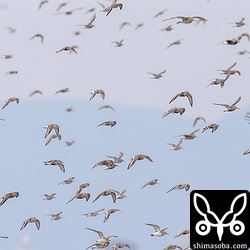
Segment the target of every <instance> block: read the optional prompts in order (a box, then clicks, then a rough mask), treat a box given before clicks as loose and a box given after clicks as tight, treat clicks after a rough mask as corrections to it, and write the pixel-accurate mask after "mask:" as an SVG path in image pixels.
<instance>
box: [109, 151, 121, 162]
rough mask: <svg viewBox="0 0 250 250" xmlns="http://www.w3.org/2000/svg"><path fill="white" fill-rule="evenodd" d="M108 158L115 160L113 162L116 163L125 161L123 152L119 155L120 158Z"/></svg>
mask: <svg viewBox="0 0 250 250" xmlns="http://www.w3.org/2000/svg"><path fill="white" fill-rule="evenodd" d="M107 157H109V158H113V161H114V163H117V164H118V163H122V162H123V161H124V160H123V159H122V157H123V153H122V152H120V154H119V156H118V157H116V156H109V155H108V156H107Z"/></svg>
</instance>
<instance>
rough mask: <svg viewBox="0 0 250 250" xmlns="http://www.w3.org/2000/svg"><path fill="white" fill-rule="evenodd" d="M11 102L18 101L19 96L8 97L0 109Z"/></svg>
mask: <svg viewBox="0 0 250 250" xmlns="http://www.w3.org/2000/svg"><path fill="white" fill-rule="evenodd" d="M11 102H16V103H19V98H17V97H11V98H9V99H8V100H7V101H6V102H5V104H4V105H3V107H2V109H4V108H5V107H6V106H7V105H8V104H9V103H11Z"/></svg>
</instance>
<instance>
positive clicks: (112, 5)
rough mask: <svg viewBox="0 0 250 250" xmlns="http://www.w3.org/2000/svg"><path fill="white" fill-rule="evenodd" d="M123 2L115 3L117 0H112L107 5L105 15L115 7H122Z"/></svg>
mask: <svg viewBox="0 0 250 250" xmlns="http://www.w3.org/2000/svg"><path fill="white" fill-rule="evenodd" d="M122 7H123V4H122V3H117V0H113V2H112V4H111V5H110V6H109V7H108V11H107V14H106V16H107V15H109V13H110V12H111V11H112V10H113V9H115V8H119V9H120V10H121V9H122Z"/></svg>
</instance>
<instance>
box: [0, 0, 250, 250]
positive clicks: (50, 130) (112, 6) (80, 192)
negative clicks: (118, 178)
mask: <svg viewBox="0 0 250 250" xmlns="http://www.w3.org/2000/svg"><path fill="white" fill-rule="evenodd" d="M49 4H50V1H49V0H43V1H41V2H40V4H39V6H38V10H39V11H42V9H43V8H45V7H46V5H49ZM97 4H98V7H93V8H91V9H89V10H87V11H86V12H85V13H92V16H91V18H90V20H89V22H88V23H86V24H79V25H78V26H80V27H81V28H82V29H93V28H95V20H96V17H97V15H102V14H103V13H104V15H105V16H106V17H107V18H109V17H111V15H112V14H114V13H113V12H118V11H120V12H121V13H122V11H123V10H124V8H125V6H124V5H125V4H126V3H121V2H118V0H112V2H108V4H107V5H105V4H103V3H101V2H97ZM68 5H70V3H69V2H63V3H60V4H59V5H58V7H57V9H56V10H55V13H54V15H72V14H73V13H74V12H75V11H82V10H84V7H80V8H75V9H71V10H65V11H63V10H64V9H66V8H67V6H68ZM166 11H167V10H166V9H164V10H162V11H160V12H158V13H156V14H155V15H154V16H153V18H159V17H161V16H163V15H164V14H165V12H166ZM97 12H100V13H98V14H97ZM176 19H177V22H176V25H177V24H178V25H187V24H192V23H196V24H204V25H205V24H206V23H207V22H208V21H209V20H207V19H206V18H204V17H202V16H173V17H170V18H165V19H162V20H161V21H162V22H164V23H166V22H168V21H170V20H176ZM246 25H247V24H246V23H245V18H242V19H241V20H238V21H236V22H234V27H237V28H239V27H243V26H246ZM125 26H131V24H130V23H129V22H123V23H122V24H121V25H120V28H119V30H121V29H123V28H124V27H125ZM142 27H143V23H139V24H138V25H137V26H136V28H135V30H137V29H139V28H142ZM172 30H173V25H168V26H167V27H165V28H163V29H162V30H161V31H164V32H170V31H172ZM8 32H9V33H11V34H12V33H13V34H14V33H15V32H16V30H15V28H13V27H8ZM75 35H76V36H77V35H79V32H75ZM33 39H40V42H41V44H43V43H44V40H45V37H44V35H43V34H41V33H37V34H34V35H33V36H31V37H30V39H29V40H30V41H32V40H33ZM242 39H247V40H248V41H250V35H249V34H248V33H246V32H242V33H241V34H240V35H239V36H238V37H236V38H232V39H225V40H224V41H222V42H220V44H221V43H222V44H224V45H229V46H235V45H237V44H238V43H240V42H241V40H242ZM181 41H182V39H178V40H176V41H174V42H172V43H170V44H169V45H168V46H167V47H166V49H168V48H170V47H172V46H176V45H180V44H181ZM111 42H112V43H114V44H115V46H116V47H122V46H124V39H121V40H118V41H111ZM78 49H79V47H78V46H76V45H65V46H64V47H62V48H59V49H58V50H56V51H55V52H54V53H55V54H58V53H68V54H71V56H78ZM239 54H241V55H243V54H250V51H247V50H244V51H240V52H239ZM11 58H13V56H12V55H11V54H4V55H2V59H4V60H8V59H11ZM236 65H237V62H235V63H233V64H232V65H231V66H229V67H228V68H226V69H221V70H220V72H221V75H223V76H224V78H215V79H214V80H212V81H211V83H209V85H207V87H210V86H214V85H218V86H220V87H221V88H224V86H225V84H226V81H227V80H228V79H229V78H230V77H232V76H233V75H238V76H241V71H240V70H238V69H235V68H234V67H235V66H236ZM147 73H148V74H149V75H150V79H154V80H158V79H161V78H163V77H164V74H165V73H166V69H164V70H162V71H160V72H159V73H158V72H156V73H154V72H147ZM6 74H7V75H16V74H18V71H17V70H10V71H8V72H6ZM69 91H70V89H69V88H68V87H67V88H63V89H59V90H57V91H56V92H55V93H54V95H57V94H60V93H68V92H69ZM34 95H43V92H42V91H41V90H39V89H36V90H33V91H31V92H30V94H29V97H32V96H34ZM98 98H100V99H99V100H105V98H106V92H105V90H104V89H95V90H93V92H91V93H90V96H89V100H88V101H89V102H91V101H92V100H93V99H98ZM179 98H185V100H187V103H188V105H189V106H190V107H193V105H194V97H193V94H192V93H190V91H187V90H185V91H181V92H179V93H176V94H175V95H174V96H173V97H172V98H171V99H170V100H169V102H168V103H169V104H172V103H174V102H177V99H179ZM19 101H20V98H18V97H10V98H8V99H7V100H6V101H5V103H4V104H3V106H2V109H8V106H9V105H10V104H11V103H16V104H19ZM240 101H241V96H239V97H238V98H237V99H236V100H235V101H232V103H231V104H228V103H213V105H216V106H222V107H224V110H223V111H224V112H234V111H236V110H238V109H240V108H239V107H238V106H237V105H238V103H239V102H240ZM11 105H12V104H11ZM99 109H100V110H101V109H110V110H112V111H115V109H114V108H113V107H112V106H110V105H103V106H101V107H99ZM66 111H67V112H71V111H73V108H72V107H69V108H67V109H66ZM185 112H186V107H183V106H182V107H179V106H175V107H173V108H170V109H168V110H167V111H165V112H164V113H163V114H162V118H164V119H167V118H166V117H167V116H169V115H171V114H179V115H183V114H184V113H185ZM246 119H250V114H247V115H246ZM1 120H2V122H8V121H7V120H6V121H5V118H2V117H1ZM199 121H203V122H204V123H206V119H205V118H204V117H201V116H198V117H197V118H196V119H195V120H194V123H193V126H196V124H197V122H199ZM116 124H117V121H116V120H105V121H103V122H101V123H100V124H97V125H96V127H97V128H98V127H101V126H106V127H111V128H112V127H114V126H116ZM218 128H219V125H218V124H217V123H211V124H208V125H205V126H204V127H203V129H202V131H201V133H203V132H205V131H207V130H211V132H212V133H214V132H215V131H216V130H217V129H218ZM44 129H45V130H46V131H45V135H44V139H46V142H45V144H44V145H45V146H48V145H49V144H52V143H53V141H54V139H55V140H59V141H61V139H62V135H61V133H60V130H61V129H60V124H54V123H52V124H47V125H45V126H44ZM198 131H200V129H195V130H194V131H192V132H190V133H187V134H182V135H179V136H178V137H180V139H179V140H178V141H177V142H176V143H168V145H170V146H171V148H170V149H171V150H175V151H177V150H181V149H183V147H182V146H181V145H182V143H183V141H185V140H187V141H190V140H193V139H195V138H196V133H197V132H198ZM74 142H75V141H66V142H65V145H66V146H68V147H69V146H73V144H74ZM249 153H250V149H247V150H246V151H245V152H244V153H243V154H244V155H246V154H249ZM123 157H124V154H123V152H120V154H119V155H118V156H110V155H109V156H107V159H104V160H101V161H98V162H96V163H95V164H94V165H93V167H92V169H93V168H96V167H100V166H105V170H108V171H109V170H113V169H114V168H116V167H118V166H119V165H120V164H121V163H123V164H124V162H125V160H124V159H123ZM138 161H147V162H148V163H150V164H151V163H152V162H153V159H152V157H151V156H149V155H147V154H144V153H140V154H136V155H133V156H132V157H131V159H130V160H129V161H128V162H127V161H126V162H127V170H129V169H131V168H132V167H133V166H136V165H137V164H138ZM43 164H44V165H46V166H56V167H58V168H59V169H60V170H61V171H62V172H63V173H65V172H66V169H65V165H64V162H63V161H62V160H59V159H51V160H46V161H44V162H43ZM74 181H75V177H70V178H68V179H65V180H63V181H62V182H60V183H59V185H69V184H71V183H73V182H74ZM156 184H159V182H158V179H152V180H150V181H148V182H146V183H145V184H144V185H143V186H142V187H141V189H144V188H146V187H150V186H154V185H156ZM89 186H90V183H87V182H86V183H82V184H80V185H79V186H78V189H77V190H76V192H75V194H74V195H73V196H72V197H71V198H70V199H69V200H68V201H67V202H66V204H69V203H71V202H73V201H74V200H78V199H80V200H86V202H88V201H89V200H91V199H92V194H90V193H89V192H85V189H86V188H88V187H89ZM189 189H190V184H189V183H176V185H174V186H173V187H171V188H169V190H168V191H167V193H169V192H172V191H175V190H183V191H188V190H189ZM126 191H127V190H126V189H123V190H122V191H119V190H113V189H106V190H103V191H102V192H100V193H99V194H98V195H97V196H96V197H94V199H93V200H92V203H94V202H96V201H97V200H99V199H101V198H102V197H106V196H108V197H110V198H111V201H112V202H113V203H114V204H115V203H116V202H117V200H120V199H124V198H127V196H126ZM19 196H20V194H19V192H17V191H12V192H9V193H6V194H2V200H1V202H0V207H1V206H8V203H9V201H8V200H9V199H11V200H12V198H18V199H19ZM55 198H56V193H52V194H44V195H43V200H53V199H55ZM7 201H8V202H7ZM128 201H129V198H128ZM103 211H104V214H105V216H104V218H103V222H104V223H105V222H107V220H109V218H110V216H111V215H112V214H114V213H116V212H121V210H120V209H117V208H110V209H107V210H106V211H105V209H104V208H103V209H98V210H95V211H91V212H88V213H85V214H82V215H84V216H86V217H95V216H98V215H100V213H101V212H103ZM61 214H62V211H60V212H58V213H54V214H49V216H51V220H55V221H57V220H61V219H62V217H61ZM29 224H34V225H35V227H36V228H37V230H39V229H40V226H41V225H42V221H41V220H40V218H37V217H33V216H32V217H29V218H25V219H24V221H23V223H22V224H21V225H20V230H26V227H29V226H28V225H29ZM145 225H146V226H149V227H151V228H153V230H154V231H153V232H152V233H151V236H154V237H163V236H165V235H169V233H168V232H167V231H166V230H167V228H161V227H160V226H159V225H157V224H152V223H145ZM86 229H87V230H89V231H91V232H94V233H96V234H97V235H98V238H97V240H96V242H93V244H92V245H90V246H86V249H89V248H91V249H105V248H107V247H108V246H111V245H112V250H117V249H120V248H128V249H132V247H131V246H130V245H129V243H128V242H123V241H120V242H117V243H116V244H113V243H112V238H118V239H119V237H118V236H117V235H111V236H104V233H103V232H102V231H100V230H98V229H96V228H90V227H86ZM189 233H190V230H189V229H184V230H182V231H181V232H179V233H177V234H176V235H175V236H174V237H173V238H174V239H176V238H179V237H185V236H186V235H189ZM0 238H2V239H8V238H9V237H8V236H0ZM174 249H180V250H184V249H191V248H190V246H187V247H182V246H179V245H178V244H170V245H167V246H166V247H164V250H174Z"/></svg>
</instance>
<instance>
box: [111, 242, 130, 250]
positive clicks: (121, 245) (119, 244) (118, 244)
mask: <svg viewBox="0 0 250 250" xmlns="http://www.w3.org/2000/svg"><path fill="white" fill-rule="evenodd" d="M123 247H127V248H128V249H130V246H129V244H127V243H123V242H120V243H117V244H115V245H114V246H113V247H112V250H117V249H118V248H123Z"/></svg>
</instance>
